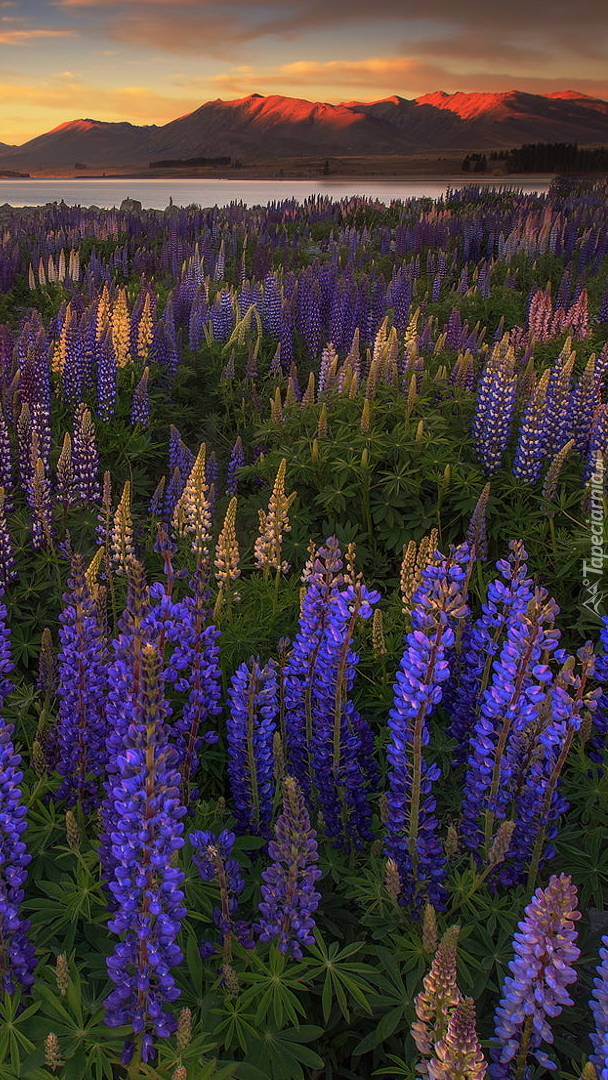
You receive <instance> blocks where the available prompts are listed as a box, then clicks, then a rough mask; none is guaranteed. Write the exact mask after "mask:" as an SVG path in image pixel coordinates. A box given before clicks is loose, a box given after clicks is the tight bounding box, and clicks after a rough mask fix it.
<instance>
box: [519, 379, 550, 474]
mask: <svg viewBox="0 0 608 1080" xmlns="http://www.w3.org/2000/svg"><path fill="white" fill-rule="evenodd" d="M548 381H549V370H548V369H547V370H546V371H545V372H544V373H543V375H542V377H541V379H540V382H539V384H538V386H537V387H536V390H535V391H534V392H533V394H532V396H531V398H530V401H529V402H528V405H527V407H526V411H525V413H524V416H523V419H522V422H521V426H520V429H519V437H518V440H517V447H516V450H515V459H514V461H513V476H516V477H517V478H518V480H522V481H523V483H524V484H535V483H536V482H537V480H538V479H539V477H540V474H541V470H542V465H543V461H544V459H545V457H546V456H547V438H546V433H547V412H546V396H547V383H548Z"/></svg>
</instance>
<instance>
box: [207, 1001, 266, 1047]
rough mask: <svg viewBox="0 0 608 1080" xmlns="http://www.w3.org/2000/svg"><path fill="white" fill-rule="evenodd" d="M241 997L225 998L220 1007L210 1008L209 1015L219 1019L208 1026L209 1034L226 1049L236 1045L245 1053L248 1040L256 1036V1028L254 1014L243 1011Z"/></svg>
mask: <svg viewBox="0 0 608 1080" xmlns="http://www.w3.org/2000/svg"><path fill="white" fill-rule="evenodd" d="M241 997H242V995H241ZM241 997H239V998H236V999H234V1000H233V999H226V1000H225V1001H224V1002H223V1005H222V1007H221V1008H219V1007H218V1008H216V1009H211V1015H213V1016H218V1017H219V1019H218V1022H217V1024H215V1026H214V1027H212V1028H210V1030H209V1034H210V1035H212V1036H213V1038H215V1039H216V1040H217V1042H218V1044H219V1045H220V1046H223V1047H224V1048H225V1049H226V1050H233V1049H234V1048H235V1047H236V1046H238V1047H240V1049H241V1050H242V1051H243V1052H244V1053H245V1052H246V1051H247V1046H248V1041H249V1039H251V1038H255V1037H256V1035H257V1029H256V1026H255V1014H254V1013H251V1012H246V1011H245V1007H244V1005H243V1002H242V1001H241Z"/></svg>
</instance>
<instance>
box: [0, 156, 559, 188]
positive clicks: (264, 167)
mask: <svg viewBox="0 0 608 1080" xmlns="http://www.w3.org/2000/svg"><path fill="white" fill-rule="evenodd" d="M475 152H476V151H475V150H457V151H454V150H445V151H441V152H440V153H439V154H438V155H430V154H428V153H424V154H422V153H417V154H394V155H393V154H391V155H377V156H371V157H370V156H364V157H363V156H362V157H323V156H321V155H320V156H319V157H314V158H313V157H306V158H294V157H291V158H275V159H269V158H265V159H259V160H255V161H243V162H240V163H238V164H236V165H231V166H226V165H221V166H211V165H208V166H196V167H192V166H189V167H177V168H176V167H172V168H149V167H148V166H141V165H139V166H138V165H130V166H124V167H123V166H111V165H108V166H99V165H91V166H90V167H87V168H86V169H85V168H82V167H79V168H76V167H75V166H74V167H71V168H70V167H65V168H54V169H51V168H47V169H42V168H40V169H29V170H27V171H28V173H29V179H32V180H112V179H117V180H118V179H121V180H155V179H158V180H179V179H182V180H311V179H322V180H326V181H331V180H340V181H353V180H378V179H382V178H383V177H386V179H387V180H395V179H403V180H439V179H446V178H449V179H452V178H460V179H462V180H466V181H471V180H474V181H477V180H479V181H488V180H489V181H494V182H496V181H500V180H501V179H503V178H504V179H505V180H507V181H509V182H512V181H513V179H517V178H518V176H519V174H517V175H516V174H512V173H508V172H506V171H504V170H502V169H501V168H500V163H499V162H497V163H496V168H493V164H494V163H493V162H492V161H489V162H488V169H487V170H486V171H485V172H480V173H475V172H470V171H469V172H467V171H465V170H463V169H462V168H461V166H462V162H463V160H464V159H465V157H466V156H467V154H468V155H471V154H474V153H475ZM484 153H487V154H488V157H489V152H488V151H484ZM534 175H535V174H533V173H526V174H525V176H526V178H527V179H530V178H531V177H533V176H534ZM539 175H540V174H539ZM543 175H546V174H543ZM12 178H13V177H10V176H4V177H2V175H1V174H0V179H6V180H9V179H12ZM20 179H25V177H21V178H20Z"/></svg>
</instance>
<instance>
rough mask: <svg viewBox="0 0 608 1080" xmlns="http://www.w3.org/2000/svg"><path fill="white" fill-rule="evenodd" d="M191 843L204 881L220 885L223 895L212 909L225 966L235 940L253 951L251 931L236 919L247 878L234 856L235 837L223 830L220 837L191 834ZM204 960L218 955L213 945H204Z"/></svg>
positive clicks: (193, 857)
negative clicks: (239, 897) (239, 899)
mask: <svg viewBox="0 0 608 1080" xmlns="http://www.w3.org/2000/svg"><path fill="white" fill-rule="evenodd" d="M188 839H189V841H190V843H191V845H192V847H193V848H194V852H193V854H192V861H193V862H194V865H195V866H196V868H197V870H198V872H199V874H200V875H201V877H202V879H203V881H217V884H218V888H219V893H220V906H219V907H215V908H214V909H213V921H214V923H215V925H216V926H217V928H218V930H219V932H220V949H219V951H221V953H222V957H223V960H224V963H227V962H228V961H229V960H230V956H231V951H232V940H233V938H236V939H237V941H239V942H240V943H241V945H242V946H243V947H244V948H246V949H251V948H253V947H254V942H253V940H252V938H251V928H250V927H249V925H248V924H247V923H246V922H244V921H242V920H239V919H235V917H234V916H235V915H236V913H237V910H238V900H237V897H238V896H240V894H241V893H242V891H243V889H244V888H245V878H244V877H243V874H242V872H241V868H240V866H239V864H238V862H237V861H236V859H235V858H234V857H233V856H232V849H233V847H234V842H235V840H236V836H235V834H234V833H233V832H229V831H228V830H227V829H223V830H222V832H221V833H220V834H219V836H217V837H216V836H214V834H213V833H212V832H209V831H207V830H205V831H200V830H197V831H196V832H192V833H190V834H189V836H188ZM200 952H201V956H202V957H203V958H207V957H209V956H213V955H214V953H217V952H218V948H217V945H216V944H215V943H214V942H213V941H203V942H201V946H200Z"/></svg>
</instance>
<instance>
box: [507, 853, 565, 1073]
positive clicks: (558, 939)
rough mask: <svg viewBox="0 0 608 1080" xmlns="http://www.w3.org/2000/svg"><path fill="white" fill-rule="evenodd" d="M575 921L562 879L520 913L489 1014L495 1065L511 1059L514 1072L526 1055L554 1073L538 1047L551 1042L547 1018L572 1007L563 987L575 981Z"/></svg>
mask: <svg viewBox="0 0 608 1080" xmlns="http://www.w3.org/2000/svg"><path fill="white" fill-rule="evenodd" d="M577 919H580V912H579V911H577V894H576V886H575V885H573V884H572V881H571V879H570V877H568V876H567V875H566V874H560V876H559V877H556V876H555V875H554V876H553V877H552V878H551V879H550V881H549V884H548V885H547V888H546V889H537V890H536V892H535V893H534V896H533V897H532V900H531V902H530V903H529V904H528V906H527V908H526V909H525V912H524V918H523V919H522V921H521V922H520V923H518V928H517V932H516V933H515V935H514V951H515V957H514V959H513V960H511V962H510V964H509V970H510V971H511V975H508V976H507V977H506V978H505V980H504V983H503V996H502V998H501V1000H500V1002H499V1005H498V1008H497V1009H496V1014H495V1033H496V1039H495V1041H496V1042H498V1044H499V1045H498V1048H497V1049H496V1050H495V1051H494V1052H493V1053H494V1059H495V1060H496V1061H497V1062H498V1063H499V1064H503V1065H504V1064H505V1063H507V1062H512V1061H513V1059H514V1058H517V1065H518V1067H519V1066H520V1065H523V1063H524V1061H525V1059H526V1058H527V1055H528V1054H532V1055H533V1056H534V1057H535V1058H536V1060H537V1061H538V1063H539V1064H540V1065H541V1066H543V1067H544V1068H548V1069H554V1068H555V1067H556V1066H555V1064H554V1063H553V1062H552V1061H550V1060H549V1058H548V1057H547V1056H546V1054H545V1053H544V1051H542V1050H541V1049H540V1046H541V1043H542V1042H547V1043H552V1042H553V1033H552V1031H551V1029H550V1027H549V1024H548V1022H547V1017H555V1016H559V1014H560V1013H561V1011H562V1008H563V1007H564V1005H572V999H571V998H570V996H569V994H568V992H567V990H566V986H568V985H569V984H570V983H573V982H574V981H575V980H576V972H575V970H574V968H573V967H571V964H572V963H574V961H576V960H578V957H579V956H580V949H579V948H578V947H577V946H576V944H575V941H576V937H577V933H576V929H575V928H574V922H575V921H576V920H577Z"/></svg>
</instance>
